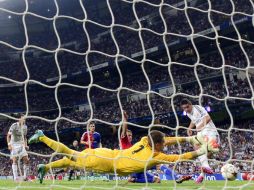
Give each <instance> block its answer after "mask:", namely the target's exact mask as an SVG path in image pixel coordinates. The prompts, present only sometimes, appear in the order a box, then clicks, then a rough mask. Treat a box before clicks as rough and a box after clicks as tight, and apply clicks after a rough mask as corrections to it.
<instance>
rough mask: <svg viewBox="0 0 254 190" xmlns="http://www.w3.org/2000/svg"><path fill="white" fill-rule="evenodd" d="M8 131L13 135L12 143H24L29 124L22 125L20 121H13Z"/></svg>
mask: <svg viewBox="0 0 254 190" xmlns="http://www.w3.org/2000/svg"><path fill="white" fill-rule="evenodd" d="M8 133H9V134H10V135H11V141H10V143H11V144H24V143H25V138H26V135H27V126H26V125H23V126H20V125H19V123H18V122H16V123H13V124H12V125H11V127H10V129H9V132H8Z"/></svg>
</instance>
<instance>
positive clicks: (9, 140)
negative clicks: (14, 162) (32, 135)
mask: <svg viewBox="0 0 254 190" xmlns="http://www.w3.org/2000/svg"><path fill="white" fill-rule="evenodd" d="M6 139H7V144H8V149H9V150H11V149H12V147H11V133H10V132H8V133H7V138H6Z"/></svg>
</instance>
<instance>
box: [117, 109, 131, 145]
mask: <svg viewBox="0 0 254 190" xmlns="http://www.w3.org/2000/svg"><path fill="white" fill-rule="evenodd" d="M123 113H124V120H123V127H122V132H121V139H120V148H121V149H123V150H124V149H127V148H130V147H132V131H131V130H129V129H128V125H127V120H128V115H127V113H126V112H125V111H124V112H123Z"/></svg>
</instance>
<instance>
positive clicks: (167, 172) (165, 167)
mask: <svg viewBox="0 0 254 190" xmlns="http://www.w3.org/2000/svg"><path fill="white" fill-rule="evenodd" d="M160 170H161V171H163V172H164V173H165V174H166V175H169V176H171V177H172V178H174V179H177V178H178V177H177V175H176V173H175V172H174V171H173V170H171V169H170V168H168V167H167V166H165V165H161V167H160Z"/></svg>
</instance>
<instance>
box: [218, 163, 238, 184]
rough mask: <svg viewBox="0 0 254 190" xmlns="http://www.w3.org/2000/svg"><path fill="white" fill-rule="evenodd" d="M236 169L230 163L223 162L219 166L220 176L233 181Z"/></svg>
mask: <svg viewBox="0 0 254 190" xmlns="http://www.w3.org/2000/svg"><path fill="white" fill-rule="evenodd" d="M237 173H238V170H237V168H236V167H235V166H234V165H232V164H225V165H224V166H222V168H221V174H222V176H223V177H224V178H225V179H227V180H230V181H233V180H235V179H236V177H237Z"/></svg>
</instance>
